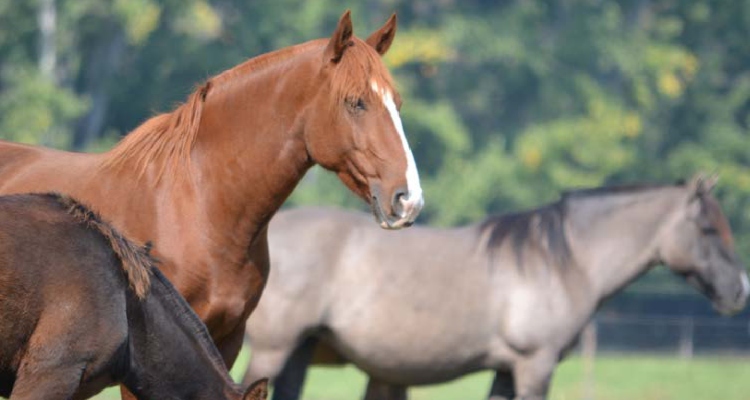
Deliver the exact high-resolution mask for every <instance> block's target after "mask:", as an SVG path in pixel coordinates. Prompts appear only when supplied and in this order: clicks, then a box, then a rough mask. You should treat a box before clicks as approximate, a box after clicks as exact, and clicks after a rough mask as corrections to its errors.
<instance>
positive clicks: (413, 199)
mask: <svg viewBox="0 0 750 400" xmlns="http://www.w3.org/2000/svg"><path fill="white" fill-rule="evenodd" d="M372 90H373V91H374V92H375V93H377V94H378V95H380V97H381V98H382V99H383V104H384V105H385V108H386V110H388V113H389V114H390V115H391V119H392V120H393V126H394V127H395V128H396V131H397V132H398V136H399V137H400V138H401V145H402V146H403V147H404V153H405V154H406V188H407V190H408V191H409V193H407V198H406V199H402V200H401V203H402V204H403V205H404V212H405V213H407V214H408V213H409V212H410V211H411V210H417V211H419V210H421V209H422V206H423V205H424V199H423V197H422V186H421V185H420V184H419V172H418V171H417V164H416V162H414V155H413V154H412V152H411V148H409V142H407V141H406V135H405V134H404V126H403V125H402V124H401V116H400V115H399V113H398V110H397V109H396V103H395V102H394V101H393V94H392V93H391V92H390V90H387V89H381V88H380V87H379V86H378V84H377V82H375V81H372ZM402 217H405V215H402Z"/></svg>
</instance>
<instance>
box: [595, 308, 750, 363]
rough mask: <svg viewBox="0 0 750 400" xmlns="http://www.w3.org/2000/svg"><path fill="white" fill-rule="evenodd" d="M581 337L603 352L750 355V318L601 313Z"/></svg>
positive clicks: (687, 356) (688, 355) (683, 355)
mask: <svg viewBox="0 0 750 400" xmlns="http://www.w3.org/2000/svg"><path fill="white" fill-rule="evenodd" d="M581 340H582V345H584V344H583V341H588V343H587V344H585V346H587V347H588V348H593V349H596V351H599V352H647V353H671V354H679V355H680V356H682V357H686V358H689V357H692V356H693V355H694V354H733V355H734V354H750V320H747V319H741V320H736V319H721V318H707V317H695V316H685V317H674V316H669V317H659V316H627V315H597V316H596V318H594V320H593V321H592V322H591V324H590V325H589V327H588V328H587V333H586V334H585V335H584V336H583V337H582V339H581ZM591 341H593V343H592V342H591Z"/></svg>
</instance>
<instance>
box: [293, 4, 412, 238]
mask: <svg viewBox="0 0 750 400" xmlns="http://www.w3.org/2000/svg"><path fill="white" fill-rule="evenodd" d="M395 33H396V16H395V14H394V15H392V16H391V17H390V19H388V21H387V22H386V23H385V25H383V26H382V27H381V28H380V29H378V30H377V31H375V32H374V33H373V34H372V35H370V37H368V38H367V40H361V39H359V38H357V37H355V36H354V34H353V29H352V22H351V18H350V14H349V12H348V11H347V12H345V13H344V14H343V16H342V17H341V19H340V20H339V23H338V26H337V27H336V30H335V31H334V33H333V35H332V36H331V38H330V40H328V43H327V45H326V46H325V48H324V50H323V56H322V58H321V59H320V67H319V68H320V70H319V74H318V76H319V77H320V78H321V80H322V81H323V84H321V85H320V87H319V89H318V91H317V94H316V96H315V98H314V100H313V102H312V104H310V108H309V109H308V112H307V113H306V115H307V117H306V118H305V122H304V124H305V127H304V131H305V143H306V146H307V151H308V153H309V155H310V158H311V159H312V160H313V161H315V162H317V163H318V164H320V165H321V166H323V167H324V168H326V169H329V170H331V171H334V172H335V173H336V174H337V175H338V176H339V178H340V179H341V181H342V182H343V183H344V184H345V185H346V186H347V187H348V188H349V189H350V190H351V191H352V192H354V193H355V194H357V195H358V196H359V197H361V198H362V199H364V200H365V201H366V202H367V203H369V204H370V206H371V208H372V211H373V214H374V215H375V218H376V219H377V221H378V223H379V224H380V225H381V226H382V227H383V228H388V229H398V228H402V227H406V226H409V225H411V224H412V223H413V222H414V220H415V219H416V217H417V215H418V214H419V212H420V210H421V209H422V206H423V204H424V200H423V197H422V188H421V186H420V183H419V175H418V173H417V168H416V164H415V162H414V157H413V155H412V153H411V150H410V149H409V145H408V143H407V141H406V137H405V136H404V129H403V126H402V124H401V118H400V116H399V109H400V106H401V98H400V96H399V94H398V92H397V91H396V90H395V89H394V86H393V80H392V78H391V76H390V74H389V73H388V70H387V69H386V67H385V65H384V64H383V61H382V59H381V57H380V56H382V55H383V54H385V53H386V51H388V48H389V47H390V46H391V43H392V42H393V38H394V36H395Z"/></svg>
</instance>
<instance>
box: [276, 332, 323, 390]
mask: <svg viewBox="0 0 750 400" xmlns="http://www.w3.org/2000/svg"><path fill="white" fill-rule="evenodd" d="M317 344H318V339H317V338H315V337H313V336H310V337H308V338H307V339H305V340H304V341H302V343H300V345H299V346H297V348H296V349H294V352H292V355H291V356H290V357H289V358H288V359H287V361H286V363H285V364H284V368H283V369H282V370H281V372H280V373H279V374H278V376H277V377H276V379H274V380H273V399H272V400H297V399H299V398H300V395H301V394H302V387H303V386H304V384H305V377H306V375H307V367H308V366H309V365H310V360H312V357H313V354H314V353H315V346H316V345H317Z"/></svg>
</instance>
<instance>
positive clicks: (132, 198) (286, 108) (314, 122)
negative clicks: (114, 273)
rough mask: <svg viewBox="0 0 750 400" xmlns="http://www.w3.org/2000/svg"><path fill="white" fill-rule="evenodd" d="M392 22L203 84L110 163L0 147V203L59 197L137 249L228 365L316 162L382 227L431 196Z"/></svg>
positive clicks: (117, 149)
mask: <svg viewBox="0 0 750 400" xmlns="http://www.w3.org/2000/svg"><path fill="white" fill-rule="evenodd" d="M395 33H396V18H395V15H394V16H393V17H391V18H390V19H388V21H387V22H386V23H385V24H384V25H383V26H382V27H381V28H380V29H378V30H376V31H375V32H374V33H372V34H371V35H370V36H369V37H368V38H367V39H366V40H363V39H360V38H358V37H356V36H354V34H353V27H352V22H351V18H350V15H349V12H346V13H344V14H343V16H342V17H341V19H340V20H339V22H338V24H337V25H336V27H335V29H333V34H332V35H331V36H330V37H329V38H324V39H317V40H312V41H309V42H307V43H302V44H299V45H295V46H291V47H288V48H285V49H281V50H278V51H275V52H272V53H269V54H264V55H260V56H258V57H255V58H253V59H250V60H248V61H246V62H244V63H242V64H240V65H238V66H236V67H234V68H231V69H229V70H227V71H225V72H223V73H221V74H219V75H217V76H214V77H212V78H210V79H208V80H207V81H206V82H205V83H204V84H203V85H201V86H200V87H199V88H198V89H197V90H195V91H194V92H193V93H192V94H191V95H190V96H189V97H188V99H187V102H186V103H185V104H183V105H181V106H179V107H177V108H176V109H175V110H174V111H172V112H170V113H166V114H161V115H157V116H155V117H153V118H151V119H149V120H147V121H146V122H144V123H143V124H142V125H140V126H139V127H137V128H136V129H135V130H134V131H133V132H131V133H130V134H128V135H127V136H126V137H125V138H124V139H123V140H122V141H120V143H118V144H116V145H115V146H114V148H112V149H111V150H110V151H107V152H104V153H101V154H85V153H71V152H65V151H56V150H51V149H45V148H41V147H34V146H26V145H21V144H16V143H8V142H0V193H2V194H13V193H26V192H59V193H65V194H68V195H70V196H72V197H74V198H76V199H79V200H80V201H82V202H83V203H85V204H87V205H88V206H90V207H91V208H92V209H94V210H95V211H97V212H98V213H99V214H100V215H102V216H104V217H105V218H106V219H107V220H108V221H109V222H111V223H112V225H113V226H115V227H116V228H117V229H118V230H120V231H121V232H123V234H125V235H127V236H128V237H130V238H133V239H134V240H138V241H140V242H144V243H145V242H148V241H152V242H153V243H154V249H153V251H154V255H156V256H157V257H158V258H159V260H160V261H161V263H160V265H159V269H160V270H161V271H162V272H163V273H164V275H166V276H167V277H168V278H169V280H170V282H172V283H173V284H174V286H175V287H176V288H177V289H178V290H179V291H180V293H181V294H182V295H183V296H184V297H185V299H186V300H187V301H188V303H190V305H191V307H193V309H194V310H195V312H196V313H197V314H198V315H199V316H200V318H201V319H202V320H203V321H204V322H205V323H206V325H207V326H208V330H209V332H211V336H212V338H213V339H214V341H215V343H216V345H217V347H218V348H219V351H220V352H221V354H222V356H223V357H224V360H225V361H226V363H227V365H232V363H233V362H234V360H235V358H236V357H237V354H239V351H240V348H241V347H242V342H243V337H244V331H245V321H246V320H247V317H248V315H250V313H251V312H252V310H253V309H254V308H255V306H256V304H257V302H258V300H259V299H260V296H261V293H262V291H263V287H264V286H265V282H266V277H267V276H268V268H269V265H268V257H269V256H268V245H267V238H266V228H267V223H268V221H269V220H270V219H271V217H272V216H273V215H274V213H275V212H276V211H277V210H278V209H279V207H280V206H281V204H282V203H283V202H284V200H285V199H286V198H287V197H288V196H289V194H290V193H291V192H292V191H293V190H294V188H295V186H296V185H297V183H298V182H299V181H300V179H302V177H303V176H304V174H305V173H306V171H307V170H308V169H309V168H310V167H312V166H313V165H314V164H316V163H317V164H319V165H321V166H323V167H325V168H326V169H328V170H331V171H332V172H334V173H335V174H337V175H338V176H339V178H340V180H341V181H342V182H343V183H344V184H345V185H346V186H347V187H348V188H350V189H351V190H352V191H354V192H355V193H356V194H357V195H359V196H360V197H361V198H362V199H364V200H365V201H366V202H367V203H369V204H370V206H371V208H372V210H373V213H374V215H375V218H376V219H377V222H378V223H379V225H380V226H381V227H385V228H390V229H397V228H403V227H406V226H409V225H410V224H411V223H412V222H414V220H415V218H416V217H417V215H418V214H419V212H420V210H421V208H422V204H423V199H422V189H421V187H420V183H419V176H418V173H417V169H416V165H415V163H414V158H413V156H412V153H411V150H410V149H409V146H408V144H407V142H406V138H405V136H404V131H403V126H402V124H401V120H400V117H399V113H398V110H399V107H400V106H401V98H400V96H399V94H398V92H397V91H396V89H395V86H394V83H393V79H392V78H391V75H390V73H389V71H388V69H387V68H386V66H385V64H384V63H383V61H382V58H381V56H382V55H383V54H385V53H386V52H387V51H388V49H389V48H390V46H391V43H392V42H393V39H394V37H395Z"/></svg>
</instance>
